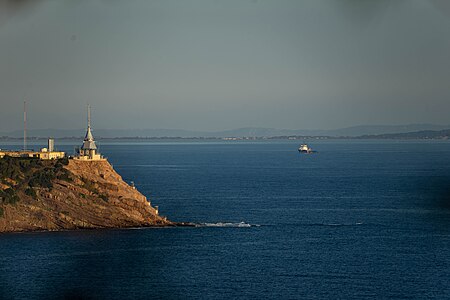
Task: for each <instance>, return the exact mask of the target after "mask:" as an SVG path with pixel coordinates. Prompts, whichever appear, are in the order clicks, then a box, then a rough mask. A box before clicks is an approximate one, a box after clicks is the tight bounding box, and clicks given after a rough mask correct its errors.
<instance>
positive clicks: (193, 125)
mask: <svg viewBox="0 0 450 300" xmlns="http://www.w3.org/2000/svg"><path fill="white" fill-rule="evenodd" d="M15 2H16V1H4V0H0V103H1V106H0V132H1V131H9V130H15V129H20V128H22V119H21V118H22V115H21V113H22V105H23V104H22V102H23V100H24V99H26V100H27V101H28V102H29V127H30V128H35V129H38V128H56V127H60V128H82V127H84V126H85V123H84V122H85V106H86V103H87V102H89V103H91V105H92V107H93V112H92V114H93V126H94V128H97V129H100V128H124V129H131V128H183V129H192V130H223V129H231V128H237V127H247V126H256V127H277V128H290V129H326V128H337V127H346V126H352V125H362V124H404V123H405V124H406V123H437V124H450V117H449V116H450V1H446V0H442V1H439V0H417V1H413V0H411V1H407V0H403V1H402V0H397V1H391V0H379V1H376V0H335V1H332V0H329V1H327V0H321V1H319V0H311V1H295V0H293V1H280V0H276V1H275V0H273V1H263V0H258V1H256V0H253V1H245V0H236V1H230V0H221V1H217V0H204V1H194V0H192V1H191V0H183V1H181V0H180V1H170V0H161V1H106V0H105V1H56V0H55V1H37V0H35V1H17V2H19V3H20V4H21V5H17V4H14V3H15Z"/></svg>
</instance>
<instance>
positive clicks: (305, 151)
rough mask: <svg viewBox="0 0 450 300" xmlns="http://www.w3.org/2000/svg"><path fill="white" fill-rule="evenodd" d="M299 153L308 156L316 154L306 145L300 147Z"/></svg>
mask: <svg viewBox="0 0 450 300" xmlns="http://www.w3.org/2000/svg"><path fill="white" fill-rule="evenodd" d="M298 152H300V153H307V154H310V153H314V151H313V150H312V149H311V148H310V147H308V145H306V144H302V145H300V147H298Z"/></svg>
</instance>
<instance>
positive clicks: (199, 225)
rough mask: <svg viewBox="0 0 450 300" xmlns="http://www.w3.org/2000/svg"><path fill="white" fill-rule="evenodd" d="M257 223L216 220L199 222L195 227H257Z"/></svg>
mask: <svg viewBox="0 0 450 300" xmlns="http://www.w3.org/2000/svg"><path fill="white" fill-rule="evenodd" d="M259 226H260V225H257V224H249V223H245V222H240V223H231V222H217V223H200V224H198V225H197V227H259Z"/></svg>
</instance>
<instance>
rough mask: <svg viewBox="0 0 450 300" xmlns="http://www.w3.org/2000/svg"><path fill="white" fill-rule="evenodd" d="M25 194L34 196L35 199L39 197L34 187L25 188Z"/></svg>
mask: <svg viewBox="0 0 450 300" xmlns="http://www.w3.org/2000/svg"><path fill="white" fill-rule="evenodd" d="M25 195H28V196H30V197H32V198H33V199H36V197H37V195H36V191H35V190H34V189H33V188H32V187H27V188H26V189H25Z"/></svg>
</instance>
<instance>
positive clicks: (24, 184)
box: [0, 156, 71, 204]
mask: <svg viewBox="0 0 450 300" xmlns="http://www.w3.org/2000/svg"><path fill="white" fill-rule="evenodd" d="M68 163H69V162H68V159H67V158H64V159H58V160H54V161H44V160H40V159H37V158H17V157H9V156H5V157H4V158H3V159H0V181H1V184H2V188H1V189H0V203H6V204H14V203H16V202H17V201H19V200H20V198H19V196H18V193H19V192H22V191H23V192H24V193H25V194H26V195H28V196H30V197H32V198H35V197H36V191H35V189H36V188H44V189H49V190H51V189H52V188H53V180H55V179H61V180H65V181H70V180H71V173H70V172H69V171H68V170H67V169H65V168H64V166H65V165H67V164H68Z"/></svg>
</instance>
